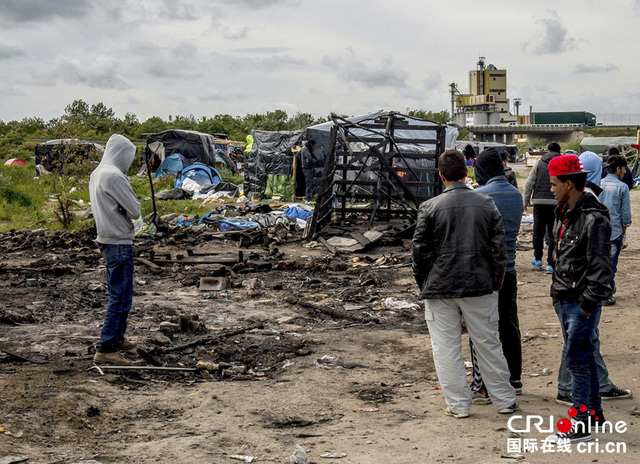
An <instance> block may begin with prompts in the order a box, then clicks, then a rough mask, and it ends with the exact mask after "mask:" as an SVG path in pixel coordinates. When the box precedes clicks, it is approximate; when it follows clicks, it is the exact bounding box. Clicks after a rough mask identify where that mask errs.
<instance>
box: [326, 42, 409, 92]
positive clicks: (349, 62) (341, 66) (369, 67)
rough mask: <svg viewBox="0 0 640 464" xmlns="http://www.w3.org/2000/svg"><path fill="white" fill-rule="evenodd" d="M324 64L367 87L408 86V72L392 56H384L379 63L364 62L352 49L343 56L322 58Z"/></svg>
mask: <svg viewBox="0 0 640 464" xmlns="http://www.w3.org/2000/svg"><path fill="white" fill-rule="evenodd" d="M322 65H323V66H325V67H326V68H329V69H331V70H332V71H333V72H334V73H335V74H336V75H337V76H338V77H339V78H340V79H342V80H344V81H346V82H358V83H360V84H362V85H364V86H366V87H406V85H407V73H406V72H405V71H404V70H402V69H400V68H399V67H397V66H395V65H394V64H393V60H392V59H391V57H383V58H381V59H380V61H379V62H377V63H372V62H371V61H369V62H366V63H365V62H364V61H362V60H360V59H358V58H357V57H356V56H355V53H354V52H353V51H352V50H348V54H347V56H346V57H345V58H343V57H333V58H332V57H328V56H325V57H324V58H323V59H322Z"/></svg>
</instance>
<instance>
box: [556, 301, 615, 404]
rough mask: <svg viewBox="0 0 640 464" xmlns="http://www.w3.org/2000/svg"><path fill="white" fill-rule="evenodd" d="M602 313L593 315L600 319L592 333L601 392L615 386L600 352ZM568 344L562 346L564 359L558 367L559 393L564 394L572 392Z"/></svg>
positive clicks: (595, 323)
mask: <svg viewBox="0 0 640 464" xmlns="http://www.w3.org/2000/svg"><path fill="white" fill-rule="evenodd" d="M600 314H601V312H599V313H598V314H597V315H596V314H594V315H592V316H591V317H597V318H598V320H597V321H594V332H593V333H592V334H591V340H593V347H594V357H595V360H596V367H597V369H598V384H599V385H600V391H601V392H608V391H609V390H611V389H612V388H613V382H612V381H611V379H610V378H609V370H608V369H607V365H606V364H605V363H604V359H602V354H601V353H600V331H599V330H598V324H599V323H600ZM566 357H567V345H564V346H563V347H562V360H561V361H560V369H558V393H560V394H561V395H564V396H569V395H571V394H572V388H573V387H572V380H571V373H570V372H569V369H568V368H567V360H566Z"/></svg>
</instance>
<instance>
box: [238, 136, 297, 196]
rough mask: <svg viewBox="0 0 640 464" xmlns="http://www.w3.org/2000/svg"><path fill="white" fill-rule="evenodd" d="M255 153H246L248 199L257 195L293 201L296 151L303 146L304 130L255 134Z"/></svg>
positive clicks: (245, 180) (252, 150)
mask: <svg viewBox="0 0 640 464" xmlns="http://www.w3.org/2000/svg"><path fill="white" fill-rule="evenodd" d="M251 136H252V137H253V145H252V146H251V151H249V152H245V153H244V191H245V195H247V194H249V193H251V192H255V193H258V194H260V195H261V196H262V195H266V196H273V195H280V196H282V197H283V198H286V199H291V197H292V196H293V195H294V188H295V177H296V175H295V170H294V168H295V166H294V162H293V161H294V157H295V153H294V151H295V147H299V146H300V145H301V144H302V140H303V137H304V131H303V130H297V131H261V130H252V131H251Z"/></svg>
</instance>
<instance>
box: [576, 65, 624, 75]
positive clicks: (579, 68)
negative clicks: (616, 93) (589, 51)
mask: <svg viewBox="0 0 640 464" xmlns="http://www.w3.org/2000/svg"><path fill="white" fill-rule="evenodd" d="M617 70H618V67H617V66H616V65H615V64H613V63H607V64H606V65H604V66H599V65H586V64H583V63H578V64H577V65H576V67H575V68H573V72H574V73H575V74H587V73H608V72H613V71H617Z"/></svg>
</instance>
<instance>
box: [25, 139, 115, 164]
mask: <svg viewBox="0 0 640 464" xmlns="http://www.w3.org/2000/svg"><path fill="white" fill-rule="evenodd" d="M103 153H104V147H103V146H102V145H99V144H97V143H94V142H90V141H88V140H77V139H55V140H48V141H46V142H43V143H39V144H38V145H36V148H35V158H36V166H38V165H41V166H43V167H44V169H46V170H47V171H61V170H62V169H63V168H64V165H65V163H66V162H68V161H70V162H72V163H74V164H78V163H81V162H83V161H85V160H88V159H89V158H94V159H95V160H96V161H99V160H100V159H101V158H102V154H103Z"/></svg>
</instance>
